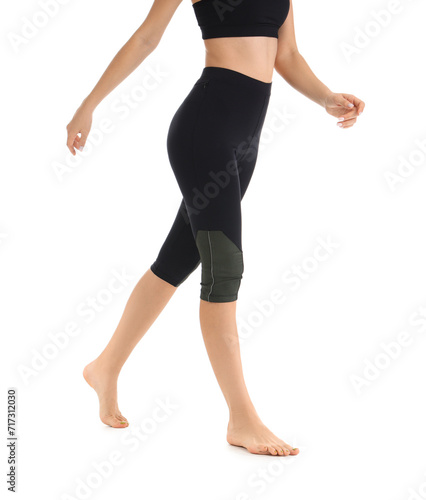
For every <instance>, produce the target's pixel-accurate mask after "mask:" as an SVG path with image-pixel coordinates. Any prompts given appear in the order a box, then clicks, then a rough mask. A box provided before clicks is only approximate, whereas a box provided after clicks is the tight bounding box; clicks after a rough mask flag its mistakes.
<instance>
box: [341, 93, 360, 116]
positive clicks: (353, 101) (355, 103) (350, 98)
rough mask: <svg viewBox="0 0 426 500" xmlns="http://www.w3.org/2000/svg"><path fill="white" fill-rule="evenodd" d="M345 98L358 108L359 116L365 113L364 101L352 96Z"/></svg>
mask: <svg viewBox="0 0 426 500" xmlns="http://www.w3.org/2000/svg"><path fill="white" fill-rule="evenodd" d="M343 97H344V98H345V99H347V100H348V101H350V102H351V103H352V104H353V105H354V106H355V107H356V108H357V112H358V116H359V115H360V114H361V113H362V112H363V111H364V108H365V103H364V101H361V99H359V98H358V97H356V96H354V95H352V94H343Z"/></svg>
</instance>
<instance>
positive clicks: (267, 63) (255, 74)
mask: <svg viewBox="0 0 426 500" xmlns="http://www.w3.org/2000/svg"><path fill="white" fill-rule="evenodd" d="M199 1H203V0H196V1H193V0H191V2H192V3H193V4H195V3H197V2H199ZM204 45H205V47H206V59H205V65H206V66H219V67H222V68H228V69H232V70H234V71H238V72H240V73H243V74H245V75H247V76H251V77H252V78H256V79H257V80H261V81H263V82H267V83H270V82H271V81H272V75H273V70H274V65H275V58H276V55H277V49H278V39H277V38H272V37H266V36H241V37H226V38H209V39H207V40H204Z"/></svg>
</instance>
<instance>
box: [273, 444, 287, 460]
mask: <svg viewBox="0 0 426 500" xmlns="http://www.w3.org/2000/svg"><path fill="white" fill-rule="evenodd" d="M274 448H275V449H276V450H277V452H278V455H280V457H282V456H284V455H286V452H287V450H286V449H285V448H283V447H282V446H281V445H279V444H277V445H274Z"/></svg>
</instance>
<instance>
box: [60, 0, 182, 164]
mask: <svg viewBox="0 0 426 500" xmlns="http://www.w3.org/2000/svg"><path fill="white" fill-rule="evenodd" d="M181 2H182V0H154V3H153V5H152V7H151V9H150V11H149V12H148V15H147V17H146V18H145V21H144V22H143V23H142V24H141V26H140V27H139V28H138V29H137V30H136V31H135V33H133V35H132V36H131V37H130V39H129V40H128V41H127V42H126V44H125V45H124V46H123V47H122V48H121V49H120V50H119V52H118V53H117V54H116V56H115V57H114V59H113V60H112V61H111V63H110V64H109V66H108V67H107V68H106V70H105V72H104V73H103V75H102V76H101V78H100V79H99V81H98V83H97V84H96V85H95V87H94V88H93V90H92V91H91V92H90V94H89V95H88V96H87V97H86V98H85V99H84V100H83V102H82V104H81V105H80V107H79V108H78V109H77V111H76V113H75V115H74V117H73V119H72V120H71V121H70V123H69V124H68V125H67V131H68V138H67V146H68V149H69V150H70V151H71V153H72V154H73V155H75V154H76V153H75V148H77V149H79V150H80V151H82V149H83V147H84V145H85V143H86V139H87V136H88V134H89V131H90V127H91V123H92V114H93V111H94V110H95V108H96V106H97V105H98V104H99V103H100V102H101V101H102V100H103V99H104V98H105V97H106V96H107V95H108V94H109V93H110V92H111V91H112V90H114V89H115V88H116V87H117V86H118V85H119V84H120V83H121V82H122V81H123V80H124V79H125V78H127V77H128V76H129V75H130V74H131V73H132V72H133V71H134V70H135V69H136V68H137V67H138V66H139V65H140V64H141V63H142V61H144V60H145V59H146V58H147V57H148V55H149V54H151V52H153V51H154V49H155V48H156V47H157V46H158V44H159V43H160V40H161V37H162V36H163V33H164V31H165V30H166V28H167V26H168V24H169V22H170V20H171V19H172V17H173V15H174V13H175V11H176V9H177V8H178V6H179V4H180V3H181ZM78 134H81V136H80V137H79V136H78Z"/></svg>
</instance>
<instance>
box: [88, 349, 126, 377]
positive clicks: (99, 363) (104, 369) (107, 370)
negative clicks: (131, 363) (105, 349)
mask: <svg viewBox="0 0 426 500" xmlns="http://www.w3.org/2000/svg"><path fill="white" fill-rule="evenodd" d="M93 365H94V367H95V368H96V370H98V371H99V372H100V373H102V375H103V376H105V377H108V378H110V379H112V380H114V379H118V375H119V374H120V371H121V367H119V366H117V365H116V364H115V363H113V362H111V361H110V360H109V359H108V358H106V357H105V356H102V355H100V356H98V357H97V358H96V359H95V360H94V361H93Z"/></svg>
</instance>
